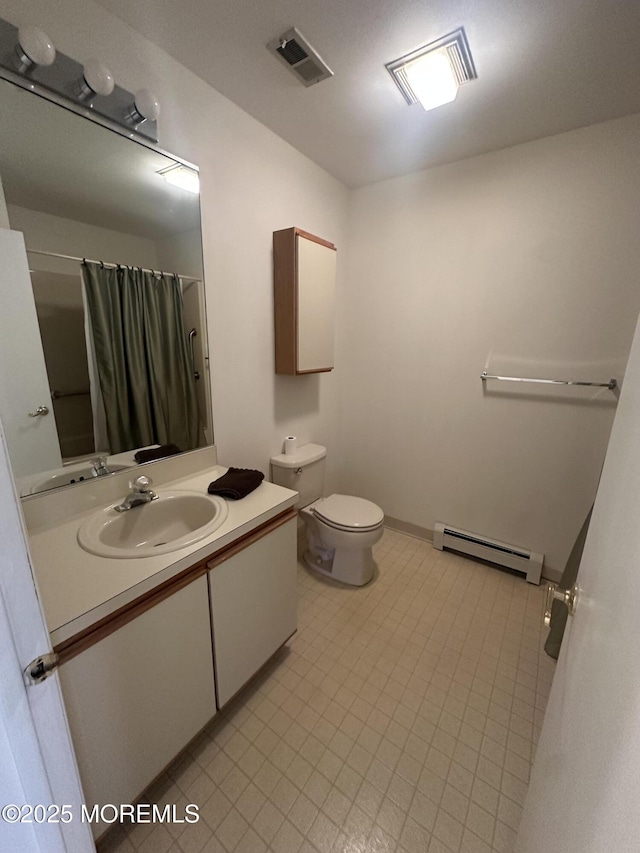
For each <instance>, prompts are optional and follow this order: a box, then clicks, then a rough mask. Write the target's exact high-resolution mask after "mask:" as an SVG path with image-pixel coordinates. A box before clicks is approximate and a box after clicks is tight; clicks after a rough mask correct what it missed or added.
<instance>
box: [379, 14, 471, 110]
mask: <svg viewBox="0 0 640 853" xmlns="http://www.w3.org/2000/svg"><path fill="white" fill-rule="evenodd" d="M385 68H386V69H387V71H388V72H389V74H391V76H392V77H393V79H394V81H395V82H396V85H397V86H398V88H399V89H400V91H401V92H402V94H403V95H404V98H405V100H406V101H407V103H408V104H416V103H420V104H422V106H423V107H424V109H425V110H432V109H434V108H435V107H439V106H442V104H448V103H451V101H453V100H455V97H456V95H457V94H458V87H459V86H461V85H462V84H464V83H468V82H469V81H471V80H475V79H476V78H477V76H478V75H477V73H476V69H475V66H474V64H473V58H472V56H471V51H470V50H469V43H468V42H467V36H466V34H465V31H464V27H460V28H459V29H457V30H454V31H453V32H451V33H448V35H446V36H443V37H442V38H440V39H437V40H436V41H432V42H430V43H429V44H425V45H423V47H420V48H418V49H417V50H414V51H412V53H408V54H407V55H406V56H402V57H401V58H400V59H395V60H394V61H393V62H389V63H387V65H385Z"/></svg>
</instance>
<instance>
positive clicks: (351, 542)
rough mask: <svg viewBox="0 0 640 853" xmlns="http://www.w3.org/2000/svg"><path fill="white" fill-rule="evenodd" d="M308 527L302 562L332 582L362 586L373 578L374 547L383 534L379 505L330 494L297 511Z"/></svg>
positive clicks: (348, 496) (361, 499) (382, 521)
mask: <svg viewBox="0 0 640 853" xmlns="http://www.w3.org/2000/svg"><path fill="white" fill-rule="evenodd" d="M300 517H301V518H302V520H303V521H304V523H305V525H306V528H307V543H308V547H307V549H306V551H305V553H304V561H305V563H306V564H307V565H308V566H309V568H311V569H313V570H314V571H317V572H321V573H322V574H324V575H327V576H328V577H332V578H334V580H339V581H342V582H343V583H348V584H351V585H352V586H363V585H364V584H366V583H369V581H370V580H371V579H372V577H373V573H374V569H375V563H374V560H373V550H372V549H373V546H374V545H375V544H376V542H379V541H380V539H381V537H382V533H383V524H384V514H383V512H382V510H381V509H380V507H379V506H376V504H374V503H372V502H371V501H367V500H364V499H363V498H355V497H351V496H350V495H331V496H330V497H328V498H321V499H320V500H318V501H314V502H313V503H312V504H309V506H307V507H303V508H302V509H301V510H300Z"/></svg>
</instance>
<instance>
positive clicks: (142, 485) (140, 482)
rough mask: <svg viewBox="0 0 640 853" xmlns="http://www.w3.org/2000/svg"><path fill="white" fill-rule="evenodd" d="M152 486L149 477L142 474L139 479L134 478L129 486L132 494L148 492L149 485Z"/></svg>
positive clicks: (149, 489)
mask: <svg viewBox="0 0 640 853" xmlns="http://www.w3.org/2000/svg"><path fill="white" fill-rule="evenodd" d="M152 484H153V480H152V479H151V477H145V476H144V474H141V475H140V476H139V477H136V478H135V480H134V481H133V482H132V483H130V484H129V485H130V486H131V488H132V489H133V491H134V492H140V493H142V494H143V493H144V492H150V491H151V485H152Z"/></svg>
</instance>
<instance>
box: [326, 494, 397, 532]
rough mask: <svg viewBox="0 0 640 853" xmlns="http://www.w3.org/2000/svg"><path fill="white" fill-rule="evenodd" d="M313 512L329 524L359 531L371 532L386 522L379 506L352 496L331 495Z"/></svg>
mask: <svg viewBox="0 0 640 853" xmlns="http://www.w3.org/2000/svg"><path fill="white" fill-rule="evenodd" d="M313 511H314V512H315V514H316V515H317V516H318V517H319V518H321V519H323V520H324V521H326V522H327V523H328V524H332V525H335V526H338V527H351V528H357V529H358V530H370V529H371V528H372V527H378V526H379V525H380V524H382V522H383V521H384V513H383V512H382V510H381V509H380V507H379V506H377V505H376V504H374V503H372V502H371V501H367V500H365V499H364V498H354V497H352V496H351V495H331V496H330V497H328V498H325V499H324V500H321V501H318V502H317V503H316V504H315V506H314V508H313Z"/></svg>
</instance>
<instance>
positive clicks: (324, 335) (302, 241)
mask: <svg viewBox="0 0 640 853" xmlns="http://www.w3.org/2000/svg"><path fill="white" fill-rule="evenodd" d="M273 278H274V310H275V344H276V353H275V361H276V373H285V374H294V375H296V374H304V373H323V372H326V371H329V370H333V326H334V293H335V278H336V247H335V246H334V245H333V243H329V242H328V241H327V240H323V239H322V238H320V237H316V236H314V235H313V234H309V233H308V232H307V231H302V230H301V229H300V228H286V229H284V230H283V231H274V233H273Z"/></svg>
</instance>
